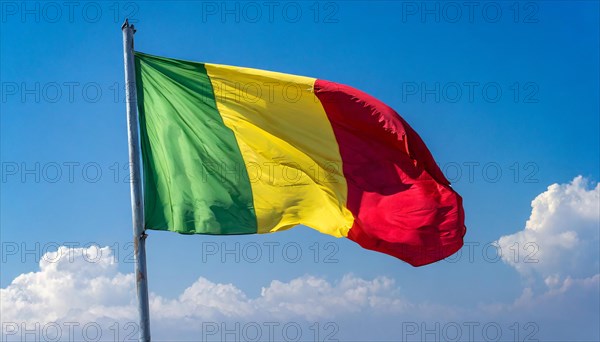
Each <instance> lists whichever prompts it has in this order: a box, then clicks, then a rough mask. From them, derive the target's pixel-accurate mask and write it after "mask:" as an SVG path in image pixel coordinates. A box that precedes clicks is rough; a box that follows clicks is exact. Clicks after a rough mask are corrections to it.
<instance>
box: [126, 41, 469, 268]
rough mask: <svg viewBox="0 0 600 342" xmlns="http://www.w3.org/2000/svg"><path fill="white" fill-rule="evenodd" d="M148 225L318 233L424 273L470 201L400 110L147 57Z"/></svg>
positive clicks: (288, 79) (306, 81) (448, 245)
mask: <svg viewBox="0 0 600 342" xmlns="http://www.w3.org/2000/svg"><path fill="white" fill-rule="evenodd" d="M135 76H136V81H137V96H138V108H139V113H140V114H139V115H140V134H141V138H140V139H141V149H142V158H143V172H144V210H145V228H146V229H155V230H169V231H174V232H178V233H183V234H218V235H220V234H222V235H227V234H254V233H259V234H262V233H270V232H276V231H281V230H285V229H289V228H291V227H293V226H295V225H299V224H302V225H306V226H308V227H311V228H313V229H316V230H318V231H320V232H322V233H325V234H329V235H332V236H335V237H347V238H349V239H351V240H353V241H355V242H357V243H358V244H360V245H361V246H363V247H364V248H368V249H372V250H376V251H379V252H383V253H386V254H390V255H393V256H395V257H398V258H400V259H402V260H404V261H406V262H408V263H410V264H412V265H414V266H420V265H425V264H428V263H432V262H435V261H438V260H440V259H443V258H445V257H447V256H449V255H451V254H453V253H454V252H456V251H457V250H458V249H460V247H461V246H462V244H463V236H464V234H465V226H464V212H463V208H462V200H461V197H460V196H459V195H458V194H457V193H456V192H455V191H454V190H453V189H452V188H451V187H450V184H449V182H448V181H447V180H446V178H445V177H444V175H443V174H442V172H441V171H440V169H439V167H438V166H437V164H436V163H435V161H434V160H433V158H432V156H431V154H430V152H429V150H428V149H427V147H426V146H425V144H424V143H423V141H422V140H421V138H420V137H419V135H418V134H417V133H416V132H415V131H414V130H413V129H412V128H411V127H410V126H409V125H408V124H407V123H406V121H404V120H403V119H402V118H401V117H400V116H399V115H398V114H397V113H396V112H395V111H394V110H393V109H391V108H390V107H388V106H386V105H385V104H384V103H382V102H381V101H379V100H377V99H375V98H374V97H372V96H369V95H367V94H365V93H363V92H361V91H359V90H356V89H353V88H351V87H348V86H345V85H341V84H337V83H332V82H328V81H323V80H318V79H314V78H309V77H302V76H295V75H288V74H282V73H277V72H270V71H263V70H256V69H248V68H240V67H233V66H225V65H217V64H208V63H206V64H203V63H196V62H188V61H181V60H175V59H169V58H163V57H156V56H151V55H147V54H143V53H140V52H136V53H135Z"/></svg>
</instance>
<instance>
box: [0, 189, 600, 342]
mask: <svg viewBox="0 0 600 342" xmlns="http://www.w3.org/2000/svg"><path fill="white" fill-rule="evenodd" d="M599 191H600V184H597V185H596V187H595V188H594V189H589V187H588V184H587V182H586V181H585V179H583V178H582V177H577V178H575V179H574V180H573V181H572V182H571V183H569V184H562V185H559V184H554V185H551V186H550V187H548V190H547V191H545V192H543V193H542V194H540V195H539V196H538V197H536V199H535V200H534V201H533V202H532V213H531V217H530V219H529V220H528V221H527V223H526V225H525V229H524V230H522V231H520V232H518V233H515V234H513V235H509V236H503V237H502V238H500V239H499V240H498V241H497V243H498V244H499V245H500V247H501V248H502V250H511V248H510V247H511V246H514V244H515V243H518V244H519V245H520V247H521V248H522V247H523V246H524V244H526V243H528V242H533V243H535V244H536V246H539V250H538V252H537V254H536V255H535V256H534V257H535V258H537V259H538V260H539V262H538V263H525V262H523V261H524V260H523V257H522V255H521V257H520V258H519V260H520V262H516V261H515V260H514V259H513V256H514V255H513V254H509V253H506V254H505V253H503V258H505V259H504V261H505V262H507V263H508V264H510V265H512V266H514V267H515V269H516V270H518V271H519V272H520V273H521V274H523V275H525V276H527V277H529V276H531V275H537V276H539V277H540V279H541V280H542V283H541V284H542V288H541V290H540V287H527V288H525V289H523V291H522V294H521V295H520V296H519V297H518V298H516V299H515V300H514V301H511V302H500V303H490V302H483V303H481V304H480V305H478V306H476V307H467V306H461V305H444V304H438V303H430V302H426V301H425V302H415V301H411V300H408V299H407V295H406V294H402V293H400V291H399V289H398V287H397V285H396V283H395V282H394V280H393V279H390V278H386V277H377V278H375V279H372V280H366V279H362V278H360V277H357V276H354V275H351V274H348V275H345V276H343V277H342V278H341V279H339V280H337V281H331V280H328V279H326V278H323V277H316V276H311V275H305V276H302V277H298V278H295V279H292V280H290V281H287V282H284V281H279V280H273V281H271V283H270V284H268V285H267V286H265V287H264V288H263V289H262V291H261V292H260V294H259V295H257V296H256V297H249V296H248V295H247V294H246V293H244V292H243V291H242V290H241V289H239V288H238V287H236V286H235V285H234V284H220V283H214V282H211V281H210V280H208V279H206V278H199V279H197V280H196V281H195V282H194V283H192V284H191V285H190V286H189V287H187V288H186V289H185V290H184V291H183V292H181V293H180V294H179V295H177V296H175V297H170V298H167V297H164V296H161V295H159V294H156V293H150V309H151V319H152V332H153V334H154V336H155V337H156V338H157V339H156V340H161V339H162V340H165V339H166V340H222V339H224V338H226V337H227V336H224V335H223V333H224V332H225V334H227V333H226V331H229V330H226V329H232V328H233V329H237V335H236V333H234V336H233V337H234V339H235V337H237V338H238V339H242V340H243V339H244V338H243V337H244V335H243V334H244V328H243V326H244V324H245V322H249V323H252V322H254V323H258V325H260V327H261V329H263V330H262V332H261V333H262V334H263V338H262V339H261V340H273V339H271V337H274V339H279V340H286V339H288V340H293V339H291V338H288V337H289V336H284V335H281V334H282V332H281V328H282V327H281V326H279V329H280V331H279V335H277V330H275V334H276V336H271V335H266V334H270V333H271V327H269V328H267V327H266V325H265V324H266V322H279V323H281V324H284V323H285V322H294V323H301V324H303V328H302V329H303V331H302V332H303V334H304V335H303V340H306V339H311V340H312V339H314V336H313V335H312V334H313V333H314V332H315V330H314V329H315V326H314V323H315V322H318V323H319V325H318V331H319V333H320V335H319V340H323V339H326V338H327V337H330V338H333V339H339V340H345V339H353V340H357V339H369V340H390V339H394V340H397V339H398V338H400V337H402V338H404V337H407V336H404V335H405V334H406V333H407V332H408V331H407V330H404V328H403V327H404V323H409V324H411V325H410V326H411V328H415V327H417V328H418V329H420V330H419V331H418V332H416V333H415V334H410V338H409V337H407V338H406V340H410V339H416V340H422V339H423V338H427V336H425V337H423V335H422V334H423V333H424V332H425V334H426V331H427V330H423V329H425V328H423V327H424V325H423V324H425V326H426V327H427V328H428V329H431V328H432V327H436V324H438V325H437V326H441V327H444V326H452V327H455V326H456V324H458V326H460V327H462V328H463V331H462V333H463V334H464V335H463V337H466V336H470V335H467V334H468V333H470V332H468V331H467V330H466V329H467V328H466V325H465V324H463V323H464V322H469V321H470V322H479V323H480V325H479V328H478V329H479V330H481V327H483V326H485V325H486V323H489V322H492V323H499V324H500V323H501V324H502V329H503V332H504V333H505V334H507V336H512V335H510V334H512V333H513V332H514V331H513V330H514V323H515V322H518V323H519V324H521V326H520V328H519V329H521V332H522V333H523V334H525V333H531V332H534V333H535V334H534V335H532V336H529V335H527V336H529V337H531V338H538V339H542V340H543V339H544V338H552V339H578V340H589V339H592V340H593V339H598V338H600V336H599V335H600V334H599V333H598V332H597V331H593V329H591V328H590V327H591V326H592V327H593V326H594V324H596V323H597V321H598V319H600V318H599V316H600V311H599V310H598V305H599V301H600V299H599V298H598V297H599V293H600V275H598V259H599V255H598V238H599V237H598V235H599V233H598V225H599V218H598V217H599V212H598V210H599V200H598V197H599ZM520 250H521V251H522V249H520ZM526 252H527V251H526ZM465 281H468V280H465ZM500 281H501V280H500ZM501 286H502V285H501ZM460 291H461V292H463V295H464V291H468V288H466V289H460ZM0 308H1V312H2V315H1V321H2V332H3V333H4V334H6V335H10V336H6V337H5V340H7V341H8V340H22V339H23V336H22V333H23V326H22V324H23V322H29V323H28V325H27V327H28V328H31V327H32V326H31V324H30V323H35V322H38V323H40V324H41V325H42V328H41V329H38V332H37V335H36V337H38V339H40V340H44V339H47V340H51V339H52V338H51V337H52V336H45V335H44V330H43V327H44V324H45V323H49V324H52V323H53V322H58V323H59V324H63V322H79V324H80V326H79V327H78V329H79V330H77V329H76V331H75V332H73V333H71V332H69V334H66V332H67V328H66V327H65V325H64V324H63V325H61V327H62V335H63V336H62V339H63V340H68V339H69V338H71V339H75V340H95V338H94V336H93V335H94V334H93V333H90V332H88V333H87V334H88V335H87V337H86V335H85V334H86V332H85V324H86V322H94V323H95V324H99V326H100V327H101V330H102V333H103V334H102V339H101V340H109V341H114V340H123V339H124V338H125V339H127V338H135V337H136V336H137V330H136V328H133V329H131V326H130V325H127V324H130V323H131V322H136V321H137V306H136V294H135V279H134V276H133V274H123V273H120V272H118V269H117V264H116V263H115V260H114V257H113V255H112V253H111V250H110V248H108V247H104V248H98V247H90V248H87V249H85V248H67V247H60V248H59V249H58V250H57V251H56V252H50V253H46V254H45V255H44V256H43V257H42V259H41V261H40V263H39V270H37V271H36V272H30V273H26V274H21V275H20V276H18V277H16V278H15V279H14V280H13V281H12V282H11V283H10V284H9V285H8V286H7V287H6V288H2V289H0ZM565 315H569V317H571V319H567V320H565ZM216 322H219V324H218V329H219V332H215V333H214V334H210V332H211V331H210V330H209V329H208V328H207V327H206V326H205V324H207V323H208V324H211V323H212V324H215V325H213V326H211V327H210V328H215V327H217V325H216V324H217V323H216ZM327 322H335V324H336V325H335V326H334V327H333V328H332V326H327V325H326V324H327ZM528 322H533V323H534V325H525V324H528ZM564 322H567V323H564ZM594 322H596V323H594ZM6 324H8V325H6ZM115 324H119V326H118V327H116V328H115ZM223 324H225V326H224V325H223ZM236 324H237V325H236ZM11 329H12V330H11ZM15 329H16V330H15ZM531 329H533V330H531ZM536 329H537V330H536ZM116 330H118V331H119V336H118V338H117V337H116V336H115V333H116ZM332 332H333V333H334V334H333V335H330V334H331V333H332ZM207 333H208V335H210V336H207ZM477 333H479V334H481V333H482V331H476V334H477ZM90 334H91V335H92V336H91V337H90V336H89V335H90ZM203 334H204V335H203ZM50 335H51V334H50ZM525 335H526V334H525ZM73 337H74V338H73ZM231 337H232V336H231V335H229V337H228V338H229V339H231ZM240 337H241V338H240ZM479 337H482V335H480V336H479ZM249 339H251V338H249Z"/></svg>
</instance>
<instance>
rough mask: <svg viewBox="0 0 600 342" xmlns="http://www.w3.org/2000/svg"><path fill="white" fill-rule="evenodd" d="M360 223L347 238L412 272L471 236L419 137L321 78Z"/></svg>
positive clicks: (372, 101)
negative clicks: (411, 268) (405, 265)
mask: <svg viewBox="0 0 600 342" xmlns="http://www.w3.org/2000/svg"><path fill="white" fill-rule="evenodd" d="M315 93H316V95H317V97H318V98H319V100H320V101H321V103H322V104H323V107H324V109H325V112H326V113H327V116H328V118H329V121H330V122H331V125H332V127H333V132H334V134H335V137H336V140H337V142H338V145H339V148H340V154H341V156H342V162H343V171H344V176H345V177H346V180H347V183H348V203H347V207H348V209H349V210H350V211H351V212H352V214H353V215H354V217H355V222H354V225H353V226H352V229H351V230H350V232H349V233H348V238H350V239H351V240H353V241H355V242H357V243H358V244H360V245H361V246H362V247H364V248H367V249H372V250H376V251H379V252H383V253H386V254H390V255H393V256H395V257H397V258H400V259H402V260H404V261H406V262H408V263H410V264H411V265H413V266H421V265H426V264H429V263H432V262H435V261H438V260H441V259H443V258H446V257H448V256H450V255H452V254H453V253H455V252H456V251H457V250H459V249H460V247H461V246H462V244H463V236H464V234H465V232H466V228H465V225H464V211H463V208H462V199H461V197H460V196H459V195H458V194H457V193H456V192H455V191H454V190H453V189H452V188H451V187H450V185H449V184H450V183H449V182H448V180H447V179H446V177H444V174H443V173H442V172H441V170H440V168H439V167H438V166H437V164H436V163H435V160H434V159H433V157H432V156H431V153H430V152H429V150H428V149H427V146H425V144H424V143H423V141H422V140H421V138H420V137H419V135H418V134H417V133H416V132H415V131H414V130H413V129H412V128H411V127H410V126H409V125H408V124H407V123H406V121H404V119H402V118H401V117H400V116H399V115H398V114H397V113H396V112H395V111H394V110H393V109H391V108H390V107H388V106H387V105H385V104H384V103H383V102H381V101H379V100H377V99H376V98H374V97H372V96H370V95H368V94H365V93H363V92H361V91H359V90H356V89H354V88H351V87H348V86H345V85H341V84H337V83H333V82H328V81H322V80H317V81H316V82H315Z"/></svg>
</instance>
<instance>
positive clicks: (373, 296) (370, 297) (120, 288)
mask: <svg viewBox="0 0 600 342" xmlns="http://www.w3.org/2000/svg"><path fill="white" fill-rule="evenodd" d="M39 266H40V269H39V271H37V272H31V273H27V274H22V275H20V276H18V277H17V278H15V279H14V280H13V281H12V282H11V284H9V285H8V286H7V287H6V288H2V289H0V307H1V309H2V322H3V333H6V332H7V331H9V332H10V331H11V330H10V329H8V330H7V329H6V324H9V325H14V324H15V323H17V324H19V325H20V324H26V326H27V327H29V328H31V327H33V325H34V324H35V323H36V322H37V323H39V324H41V325H42V329H43V327H44V324H48V323H50V324H53V323H54V322H59V323H60V324H63V323H62V322H79V323H81V325H84V324H86V323H87V322H94V324H95V323H98V324H101V326H102V330H103V332H104V336H105V337H106V336H107V333H114V332H113V330H114V323H115V322H120V324H121V325H122V326H121V327H120V328H121V329H122V328H123V324H125V323H127V322H136V319H137V306H136V294H135V279H134V276H133V274H122V273H119V272H118V271H117V264H116V263H115V261H114V257H113V255H112V253H111V250H110V248H109V247H104V248H98V247H94V246H92V247H90V248H87V249H86V248H67V247H60V248H59V249H58V251H56V252H49V253H46V254H45V255H44V256H42V259H41V261H40V264H39ZM402 307H403V303H402V300H401V299H400V297H399V293H398V290H397V289H396V286H395V283H394V281H393V280H391V279H389V278H385V277H379V278H375V279H373V280H365V279H362V278H358V277H355V276H353V275H346V276H344V277H343V278H342V279H341V280H340V281H338V282H334V283H332V282H329V281H327V280H326V279H323V278H318V277H314V276H309V275H306V276H302V277H299V278H296V279H293V280H291V281H289V282H281V281H278V280H274V281H272V282H271V284H270V285H269V286H267V287H264V288H263V289H262V291H261V294H260V295H259V296H258V297H256V298H248V296H247V295H246V294H245V293H244V292H243V291H241V290H240V289H238V288H237V287H236V286H234V285H233V284H217V283H213V282H211V281H209V280H207V279H205V278H199V279H198V280H196V281H195V282H194V283H193V284H192V285H191V286H189V287H188V288H186V289H185V290H184V291H183V292H182V293H181V294H180V295H179V296H177V297H176V298H173V299H168V298H165V297H162V296H160V295H158V294H155V293H151V294H150V310H151V317H152V320H153V324H154V325H155V327H154V328H155V329H153V330H157V331H159V334H160V331H162V332H163V336H168V337H174V336H173V335H172V331H175V330H176V331H178V332H180V333H183V334H185V332H186V331H187V332H188V333H190V334H191V336H193V332H195V333H198V330H199V329H200V327H199V324H198V323H199V322H224V321H237V322H245V321H253V322H255V321H264V322H267V321H279V322H281V321H294V322H296V321H302V322H316V321H319V320H328V319H335V318H336V317H340V316H344V315H348V314H358V313H361V314H365V313H369V312H370V313H372V314H378V313H380V312H393V311H399V310H401V309H402ZM24 322H25V323H24ZM62 327H63V330H65V329H66V328H65V326H64V324H63V325H62ZM9 328H11V329H12V328H14V327H12V326H11V327H9ZM21 329H22V328H21ZM42 329H40V330H39V331H38V334H43V331H42ZM13 330H14V329H13ZM64 332H65V331H63V337H66V335H65V334H64ZM165 332H169V333H165ZM19 334H20V331H19ZM19 334H16V333H15V335H11V334H9V335H11V336H10V337H14V338H17V339H18V338H19V337H21V336H20V335H19ZM73 334H74V335H75V336H76V337H77V334H83V332H82V331H79V332H75V333H72V335H73ZM108 336H109V337H108V339H109V340H110V339H111V338H114V336H113V335H112V334H108ZM48 338H51V337H48ZM8 339H9V340H10V338H8ZM90 339H93V338H90ZM217 339H218V336H217Z"/></svg>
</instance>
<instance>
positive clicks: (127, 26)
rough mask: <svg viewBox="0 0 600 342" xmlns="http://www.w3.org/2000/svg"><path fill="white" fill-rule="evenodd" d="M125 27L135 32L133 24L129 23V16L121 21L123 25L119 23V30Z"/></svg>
mask: <svg viewBox="0 0 600 342" xmlns="http://www.w3.org/2000/svg"><path fill="white" fill-rule="evenodd" d="M126 28H131V30H133V33H135V31H136V29H135V26H134V25H133V24H131V25H129V18H127V19H125V22H124V23H123V25H121V30H124V29H126Z"/></svg>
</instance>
